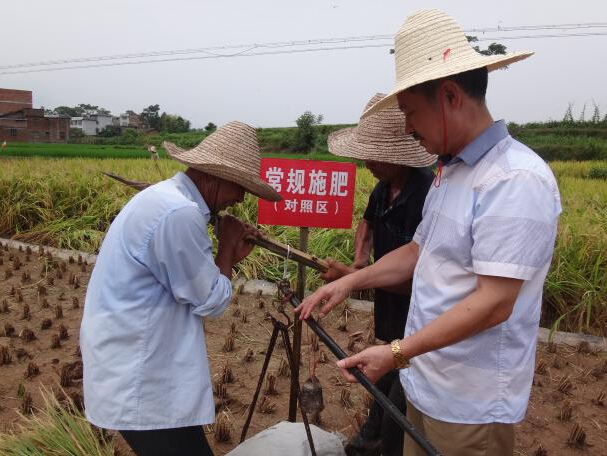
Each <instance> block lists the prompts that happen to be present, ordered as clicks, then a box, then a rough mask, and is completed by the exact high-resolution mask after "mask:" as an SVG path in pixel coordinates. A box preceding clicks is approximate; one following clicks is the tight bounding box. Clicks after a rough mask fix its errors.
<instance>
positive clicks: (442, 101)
mask: <svg viewBox="0 0 607 456" xmlns="http://www.w3.org/2000/svg"><path fill="white" fill-rule="evenodd" d="M442 91H443V89H442V88H441V92H442ZM442 95H444V94H441V97H440V111H441V118H442V123H443V150H442V152H443V154H442V155H447V119H446V117H445V98H444V97H443V96H442ZM441 158H442V156H441ZM441 158H439V159H438V170H437V171H436V176H435V177H434V183H433V185H434V186H435V187H440V181H441V178H442V176H443V160H442V159H441Z"/></svg>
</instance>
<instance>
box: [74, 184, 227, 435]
mask: <svg viewBox="0 0 607 456" xmlns="http://www.w3.org/2000/svg"><path fill="white" fill-rule="evenodd" d="M209 217H210V214H209V208H208V207H207V205H206V203H205V202H204V200H203V199H202V196H201V195H200V192H199V191H198V189H197V188H196V186H195V185H194V183H193V182H192V181H191V180H190V178H189V177H188V176H186V175H185V174H184V173H177V174H176V175H175V176H174V177H173V178H171V179H168V180H165V181H163V182H160V183H158V184H156V185H153V186H151V187H149V188H147V189H146V190H144V191H142V192H140V193H139V194H137V195H136V196H135V197H134V198H133V199H131V201H129V203H128V204H127V205H126V206H125V207H124V208H123V209H122V211H121V212H120V214H118V216H117V217H116V219H115V220H114V222H113V223H112V225H111V227H110V229H109V230H108V233H107V235H106V237H105V239H104V241H103V245H102V246H101V251H100V252H99V256H98V257H97V262H96V264H95V268H94V269H93V273H92V275H91V280H90V282H89V285H88V289H87V293H86V301H85V306H84V315H83V318H82V325H81V328H80V347H81V351H82V361H83V364H84V382H83V383H84V385H83V387H84V404H85V410H86V417H87V418H88V420H89V421H90V422H91V423H93V424H95V425H96V426H99V427H102V428H106V429H118V430H150V429H166V428H177V427H187V426H195V425H200V424H206V423H212V422H213V421H214V420H215V407H214V403H213V391H212V386H211V376H210V371H209V363H208V359H207V351H206V342H205V334H204V330H203V327H202V321H201V317H207V316H208V317H215V316H219V315H221V313H222V312H223V311H224V310H225V308H226V306H227V305H228V303H229V299H230V296H231V292H232V287H231V284H230V281H229V280H228V278H227V277H226V276H224V275H222V274H220V272H219V269H218V268H217V266H216V265H215V262H214V259H213V252H212V247H213V246H212V243H211V240H210V239H209V236H208V233H207V224H208V222H209Z"/></svg>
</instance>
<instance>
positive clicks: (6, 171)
mask: <svg viewBox="0 0 607 456" xmlns="http://www.w3.org/2000/svg"><path fill="white" fill-rule="evenodd" d="M323 158H324V157H323ZM159 166H160V171H161V174H162V177H169V176H171V175H172V174H173V173H175V172H176V171H177V170H179V169H183V167H182V166H181V165H180V164H179V163H176V162H174V161H172V160H160V162H159ZM551 166H552V169H553V170H554V172H555V175H556V176H557V179H558V181H559V186H560V189H561V195H562V204H563V214H562V216H561V219H560V224H559V236H558V239H557V245H556V249H555V253H554V260H553V265H552V268H551V270H550V272H549V275H548V278H547V280H546V285H545V293H544V312H543V321H542V323H543V324H544V325H552V324H556V325H557V326H555V328H558V329H560V330H567V331H583V332H587V333H593V334H601V335H606V334H607V275H606V274H605V273H604V271H606V270H607V181H606V180H604V179H589V178H588V177H589V175H590V172H591V170H592V169H595V168H596V169H603V168H606V167H607V162H600V161H593V162H553V163H551ZM101 171H112V172H115V173H117V174H120V175H123V176H125V177H127V178H130V179H135V180H142V181H147V182H155V181H158V180H160V178H161V176H160V175H159V173H158V171H157V170H156V169H155V167H154V166H153V163H152V162H151V160H133V159H130V160H118V159H104V160H94V159H69V160H68V159H41V158H31V159H10V158H1V157H0V236H3V237H13V238H14V239H19V240H22V241H25V242H31V243H34V244H38V243H40V244H46V245H52V246H56V247H61V248H68V249H76V250H84V251H87V252H96V251H97V250H98V249H99V247H100V245H101V242H102V240H103V236H104V233H105V231H106V230H107V228H108V227H109V224H110V223H111V221H112V219H113V218H114V217H115V215H116V214H117V213H118V212H119V210H120V208H121V207H122V206H123V205H124V204H125V203H126V202H127V201H128V199H129V198H130V197H131V196H132V195H133V192H134V191H133V190H131V189H128V188H126V187H124V186H123V185H122V184H119V183H117V182H114V181H112V180H110V179H108V178H107V177H104V176H103V175H101ZM374 183H375V181H374V179H373V177H372V176H371V174H370V173H369V172H368V171H367V170H366V169H364V168H359V169H358V171H357V185H356V195H355V203H354V221H353V227H356V225H357V223H358V220H359V218H360V217H361V215H362V213H363V211H364V208H365V206H366V204H367V198H368V195H369V194H370V191H371V189H372V188H373V186H374ZM256 208H257V205H256V199H255V198H253V197H250V196H248V197H247V198H246V200H245V202H244V203H243V204H241V205H239V206H238V207H236V208H234V210H233V212H234V214H235V215H237V216H239V217H241V218H243V219H244V220H246V221H248V222H251V223H255V222H256V213H257V209H256ZM263 230H264V231H265V232H266V233H267V234H269V235H270V236H272V237H274V238H277V239H278V240H280V241H282V242H287V243H289V244H291V245H293V246H296V245H297V244H298V239H299V231H298V229H297V228H292V227H281V226H276V227H275V226H268V227H264V228H263ZM353 234H354V230H353V229H349V230H327V229H311V230H310V238H309V251H310V252H311V253H313V254H314V255H317V256H318V257H321V258H323V257H327V256H331V257H334V258H336V259H338V260H340V261H344V262H346V263H349V262H350V261H351V260H352V257H353V251H354V245H353V242H354V241H353ZM282 265H283V263H282V259H281V258H279V257H278V256H276V255H274V254H272V253H270V252H268V251H265V250H262V249H255V250H254V251H253V254H252V255H250V256H249V257H248V258H247V259H246V260H245V261H244V262H242V263H241V264H240V265H239V273H240V274H241V275H242V276H245V277H247V278H264V279H267V280H271V281H276V280H278V279H280V278H281V277H282ZM289 273H290V275H291V277H292V278H294V277H295V275H296V265H295V263H293V262H290V264H289ZM306 283H307V287H308V288H311V289H313V288H316V287H317V286H318V285H319V284H320V279H319V278H318V274H317V273H315V272H314V271H310V272H309V273H308V277H307V281H306Z"/></svg>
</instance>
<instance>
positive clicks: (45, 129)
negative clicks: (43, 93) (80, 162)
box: [0, 89, 70, 142]
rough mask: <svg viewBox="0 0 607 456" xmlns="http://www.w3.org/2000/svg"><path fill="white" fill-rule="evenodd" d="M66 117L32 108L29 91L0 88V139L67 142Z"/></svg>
mask: <svg viewBox="0 0 607 456" xmlns="http://www.w3.org/2000/svg"><path fill="white" fill-rule="evenodd" d="M69 137H70V118H69V117H61V116H53V117H46V116H45V115H44V109H34V108H33V107H32V92H31V91H28V90H11V89H0V142H3V141H6V142H12V141H19V142H67V140H68V139H69Z"/></svg>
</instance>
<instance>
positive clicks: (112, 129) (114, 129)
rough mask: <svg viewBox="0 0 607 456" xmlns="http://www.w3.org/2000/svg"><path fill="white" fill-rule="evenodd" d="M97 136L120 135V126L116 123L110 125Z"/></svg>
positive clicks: (109, 136)
mask: <svg viewBox="0 0 607 456" xmlns="http://www.w3.org/2000/svg"><path fill="white" fill-rule="evenodd" d="M97 136H101V137H102V138H111V137H113V136H120V127H118V126H116V125H108V126H106V127H105V128H104V129H103V130H101V131H100V132H99V133H97Z"/></svg>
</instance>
